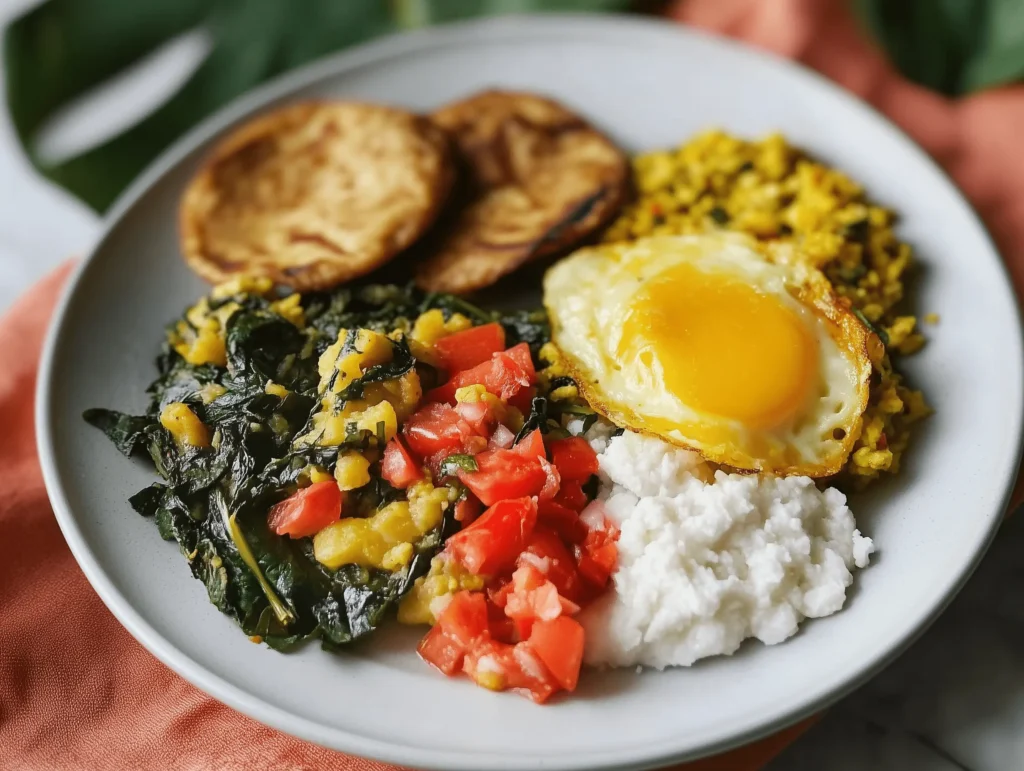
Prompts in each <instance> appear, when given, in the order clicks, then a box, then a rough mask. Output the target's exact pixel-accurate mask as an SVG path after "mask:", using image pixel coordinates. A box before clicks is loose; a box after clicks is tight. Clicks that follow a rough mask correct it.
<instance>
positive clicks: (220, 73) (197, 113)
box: [4, 0, 629, 211]
mask: <svg viewBox="0 0 1024 771" xmlns="http://www.w3.org/2000/svg"><path fill="white" fill-rule="evenodd" d="M628 5H629V0H392V2H385V0H145V2H132V1H131V0H127V1H126V0H48V1H47V2H45V3H43V4H42V5H40V6H38V7H36V8H34V9H32V10H30V11H29V12H28V13H26V14H25V15H24V16H22V17H20V18H19V19H16V20H15V21H14V22H13V23H12V24H10V25H9V26H8V28H7V29H6V31H5V35H4V59H5V61H4V75H5V78H6V92H7V104H8V108H9V110H10V113H11V119H12V121H13V123H14V126H15V128H16V131H17V135H18V137H19V139H20V141H21V143H22V146H23V147H24V149H25V151H26V153H27V154H28V156H29V158H30V159H31V161H32V163H33V164H34V165H35V166H36V168H37V169H39V171H41V172H42V173H43V174H44V175H46V176H47V177H49V178H50V179H51V180H53V181H54V182H56V183H57V184H59V185H61V186H62V187H64V188H65V189H67V190H69V191H70V192H71V193H73V194H74V195H76V196H78V197H79V198H81V199H82V200H83V201H84V202H85V203H87V204H88V205H90V206H91V207H93V208H94V209H96V210H97V211H103V210H105V209H106V208H107V207H108V206H109V205H110V204H111V203H112V202H113V200H114V199H115V198H116V197H117V196H118V195H119V194H120V193H121V191H122V190H123V189H124V188H125V187H126V186H127V185H128V184H129V183H130V182H131V181H132V180H133V179H134V178H135V177H136V175H137V174H138V173H139V172H140V171H142V169H143V168H145V167H146V166H147V165H148V164H149V163H150V162H151V161H152V160H153V159H154V158H156V156H157V155H159V154H160V152H162V151H163V150H164V149H166V148H167V146H168V145H170V144H171V143H172V142H173V141H174V140H175V139H177V138H178V137H180V136H181V135H182V134H184V133H185V132H186V131H187V130H188V129H190V128H192V127H193V126H194V125H195V124H196V123H198V122H199V121H201V120H202V119H203V118H205V117H207V116H208V115H210V114H211V113H213V112H214V111H215V110H217V108H219V107H221V106H223V105H224V104H226V103H228V102H229V101H231V100H232V99H235V98H236V97H238V96H240V95H241V94H243V93H245V92H246V91H248V90H250V89H251V88H253V87H254V86H257V85H259V84H260V83H262V82H264V81H266V80H268V79H269V78H272V77H274V76H276V75H279V74H281V73H282V72H285V71H287V70H289V69H291V68H293V67H297V66H299V65H301V64H305V63H307V62H309V61H311V60H313V59H316V58H318V57H320V56H323V55H324V54H327V53H330V52H332V51H337V50H340V49H342V48H345V47H347V46H350V45H353V44H355V43H360V42H363V41H365V40H369V39H371V38H374V37H377V36H379V35H382V34H386V33H388V32H393V31H396V30H399V29H403V28H411V27H420V26H423V25H426V24H432V23H437V22H442V21H451V20H456V19H465V18H470V17H475V16H483V15H491V14H499V13H516V12H524V11H531V10H532V11H536V10H548V11H553V10H580V11H582V10H590V11H608V10H619V9H625V8H626V7H627V6H628ZM191 30H203V31H205V32H206V33H207V35H208V36H209V38H210V40H211V41H212V48H211V50H210V53H209V55H208V56H207V58H206V59H205V60H204V61H203V62H202V63H201V64H200V65H199V67H198V69H197V70H196V71H195V72H194V73H193V74H192V76H191V77H190V78H189V79H188V80H187V81H186V82H185V84H184V85H183V86H182V87H181V88H180V89H179V90H178V91H177V93H175V94H174V95H173V96H171V98H170V99H169V100H168V101H167V102H165V103H164V104H163V105H162V106H160V107H159V108H157V109H156V110H155V111H154V112H153V113H152V114H150V115H149V116H147V117H145V118H143V119H142V120H140V121H139V122H138V123H137V124H135V125H134V126H132V127H131V128H129V129H127V130H126V131H124V132H123V133H121V134H120V135H118V136H116V137H114V138H112V139H110V140H108V141H106V142H104V143H103V144H101V145H99V146H97V147H94V148H92V149H90V150H88V151H86V152H84V153H82V154H80V155H78V156H76V157H74V158H70V159H68V160H66V161H63V162H59V163H47V162H45V160H44V159H42V158H41V157H40V156H39V154H38V153H37V152H36V150H35V144H36V140H37V137H38V134H39V131H40V129H41V128H42V127H43V126H44V125H45V124H46V122H47V121H48V120H49V119H50V118H52V117H53V116H54V115H55V114H56V113H57V112H58V111H59V110H60V109H61V108H62V107H64V106H65V105H67V104H68V103H69V102H70V101H71V100H73V99H75V98H76V97H80V96H82V95H83V94H86V93H87V92H89V91H90V90H91V89H93V88H96V87H98V86H100V85H101V84H103V83H104V82H105V81H107V80H108V79H110V78H112V77H114V76H116V75H117V74H119V73H121V72H122V71H124V70H125V69H126V68H128V67H130V66H131V65H132V64H135V63H136V62H138V61H139V60H141V59H142V58H143V57H144V56H146V55H147V54H149V53H151V52H152V51H153V50H154V48H156V47H158V46H160V45H162V44H164V43H167V42H169V41H171V40H172V39H174V38H175V37H176V36H178V35H180V34H182V33H185V32H188V31H191Z"/></svg>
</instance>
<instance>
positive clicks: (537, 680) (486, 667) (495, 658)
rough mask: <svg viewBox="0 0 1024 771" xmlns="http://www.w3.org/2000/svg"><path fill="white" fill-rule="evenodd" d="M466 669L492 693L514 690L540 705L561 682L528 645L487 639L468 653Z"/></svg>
mask: <svg viewBox="0 0 1024 771" xmlns="http://www.w3.org/2000/svg"><path fill="white" fill-rule="evenodd" d="M463 666H464V671H465V672H466V674H467V675H469V677H470V678H471V679H472V680H473V682H475V683H476V684H477V685H481V686H483V687H484V688H488V689H490V690H492V691H504V690H507V689H513V690H515V691H517V692H519V693H522V694H523V695H524V696H527V697H529V698H530V699H533V701H535V702H537V703H538V704H540V703H543V702H545V701H547V700H548V699H549V698H550V697H551V695H552V694H553V693H555V692H556V691H557V690H558V681H557V680H555V678H554V676H553V675H552V674H551V673H550V672H548V671H547V668H546V667H545V666H544V663H543V662H542V661H541V660H540V657H539V656H538V655H537V654H536V653H534V652H533V651H532V650H530V649H529V648H528V647H527V646H526V644H525V643H518V644H516V645H509V644H508V643H503V642H498V641H497V640H488V641H486V642H484V643H482V644H480V645H478V646H477V647H475V648H474V649H473V650H471V651H469V653H468V654H467V655H466V659H465V663H464V665H463Z"/></svg>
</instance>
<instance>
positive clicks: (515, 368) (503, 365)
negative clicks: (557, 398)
mask: <svg viewBox="0 0 1024 771" xmlns="http://www.w3.org/2000/svg"><path fill="white" fill-rule="evenodd" d="M536 379H537V372H536V370H535V369H534V366H533V358H532V357H531V356H530V346H529V345H527V344H526V343H520V344H519V345H514V346H512V347H511V348H509V349H508V350H507V351H502V352H500V353H496V354H494V355H493V356H492V357H491V359H490V361H485V362H484V363H483V364H478V365H476V366H475V367H471V368H470V369H467V370H463V371H461V372H456V373H455V374H454V375H452V376H451V378H450V379H449V380H448V382H447V383H445V384H444V385H442V386H439V387H437V388H435V389H434V390H433V391H430V392H429V393H428V394H427V400H428V401H432V402H447V403H449V404H453V403H454V402H455V391H456V390H457V389H459V388H462V387H464V386H469V385H482V386H483V387H484V388H486V389H487V390H488V391H490V392H491V393H492V394H494V395H495V396H497V397H499V398H501V399H502V400H503V401H508V400H509V399H511V398H512V397H513V396H515V395H516V394H518V393H519V392H521V391H522V390H523V389H526V388H529V387H530V386H531V385H533V383H534V382H535V381H536Z"/></svg>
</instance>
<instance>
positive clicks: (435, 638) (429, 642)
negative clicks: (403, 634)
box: [416, 624, 466, 675]
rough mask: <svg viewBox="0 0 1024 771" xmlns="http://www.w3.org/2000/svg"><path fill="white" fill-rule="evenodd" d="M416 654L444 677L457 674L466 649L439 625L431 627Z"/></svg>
mask: <svg viewBox="0 0 1024 771" xmlns="http://www.w3.org/2000/svg"><path fill="white" fill-rule="evenodd" d="M416 652H417V653H419V654H420V657H421V658H422V659H423V660H424V661H425V662H427V663H428V664H430V665H431V666H432V667H436V668H437V669H439V670H440V671H441V672H443V673H444V674H446V675H454V674H457V673H458V672H459V671H460V670H461V669H462V661H463V659H464V658H465V656H466V649H465V648H464V647H463V646H462V645H461V644H460V643H459V641H458V640H456V639H455V638H454V637H453V636H452V635H451V634H449V633H448V632H446V631H445V630H444V629H442V628H441V626H440V624H438V625H435V626H433V627H431V629H430V631H429V632H427V634H426V636H425V637H424V638H423V639H422V640H420V644H419V646H418V647H417V648H416Z"/></svg>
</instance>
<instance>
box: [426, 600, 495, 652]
mask: <svg viewBox="0 0 1024 771" xmlns="http://www.w3.org/2000/svg"><path fill="white" fill-rule="evenodd" d="M437 623H438V625H439V626H441V628H442V629H444V630H445V631H446V632H448V634H450V635H451V636H452V638H453V639H454V640H456V641H457V642H458V643H459V644H460V645H462V646H463V647H464V648H467V649H468V648H469V647H470V646H471V645H473V644H474V643H475V642H476V641H477V640H479V639H480V638H482V637H484V636H486V634H487V628H488V622H487V598H486V597H485V596H484V593H483V592H469V591H465V590H463V591H461V592H456V593H455V594H454V595H452V598H451V599H450V600H449V601H448V604H447V605H446V606H445V608H444V610H443V611H441V615H440V616H439V617H438V619H437Z"/></svg>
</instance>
